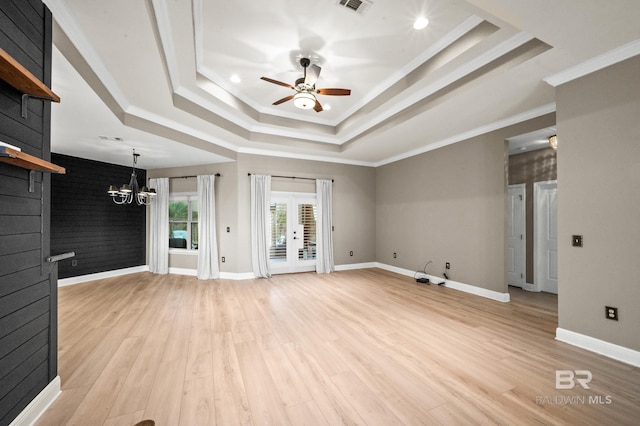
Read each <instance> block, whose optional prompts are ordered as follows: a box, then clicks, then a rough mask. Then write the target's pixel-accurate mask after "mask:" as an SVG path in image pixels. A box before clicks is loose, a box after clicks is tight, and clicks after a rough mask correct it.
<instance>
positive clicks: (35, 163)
mask: <svg viewBox="0 0 640 426" xmlns="http://www.w3.org/2000/svg"><path fill="white" fill-rule="evenodd" d="M0 161H2V162H3V163H8V164H13V165H14V166H18V167H22V168H23V169H27V170H37V171H40V172H49V173H58V174H65V173H66V172H67V170H66V169H65V168H64V167H62V166H58V165H57V164H53V163H50V162H49V161H46V160H43V159H42V158H38V157H34V156H33V155H29V154H27V153H25V152H22V151H17V150H15V149H12V148H9V147H8V146H0Z"/></svg>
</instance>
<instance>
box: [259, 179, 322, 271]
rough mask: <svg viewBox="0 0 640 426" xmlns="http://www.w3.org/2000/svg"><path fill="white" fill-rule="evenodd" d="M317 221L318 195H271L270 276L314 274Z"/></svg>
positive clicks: (276, 193)
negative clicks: (310, 272) (301, 273)
mask: <svg viewBox="0 0 640 426" xmlns="http://www.w3.org/2000/svg"><path fill="white" fill-rule="evenodd" d="M316 218H317V207H316V196H315V194H307V193H281V192H272V193H271V239H270V247H269V259H270V269H271V273H273V274H286V273H291V272H307V271H315V269H316Z"/></svg>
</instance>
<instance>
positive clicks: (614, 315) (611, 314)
mask: <svg viewBox="0 0 640 426" xmlns="http://www.w3.org/2000/svg"><path fill="white" fill-rule="evenodd" d="M604 311H605V312H604V313H605V316H606V318H607V319H610V320H613V321H618V308H614V307H611V306H605V307H604Z"/></svg>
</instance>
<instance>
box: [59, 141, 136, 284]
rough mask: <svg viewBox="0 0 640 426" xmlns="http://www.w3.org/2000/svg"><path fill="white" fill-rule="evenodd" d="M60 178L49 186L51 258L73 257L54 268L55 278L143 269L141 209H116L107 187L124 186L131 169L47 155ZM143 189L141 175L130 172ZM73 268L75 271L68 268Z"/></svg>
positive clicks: (65, 156) (127, 207) (122, 207)
mask: <svg viewBox="0 0 640 426" xmlns="http://www.w3.org/2000/svg"><path fill="white" fill-rule="evenodd" d="M51 157H52V160H53V162H54V163H55V164H58V165H61V166H64V167H65V168H66V169H67V174H66V175H60V176H53V177H52V181H51V208H52V210H51V252H52V253H66V252H69V251H73V252H75V253H76V256H75V257H73V258H71V259H66V260H63V261H61V262H59V266H58V268H59V269H58V274H59V277H60V278H68V277H75V276H79V275H87V274H93V273H97V272H105V271H111V270H115V269H122V268H128V267H132V266H139V265H144V264H145V263H146V240H145V239H146V207H143V206H138V205H137V204H135V202H134V203H133V204H131V205H122V206H119V205H116V204H114V203H113V201H111V197H109V195H108V194H107V189H108V188H109V185H111V184H114V185H118V186H119V185H122V184H123V183H129V179H130V178H131V167H123V166H119V165H114V164H109V163H103V162H100V161H92V160H85V159H82V158H77V157H70V156H68V155H61V154H55V153H54V154H52V155H51ZM136 174H137V176H138V183H139V184H140V186H142V185H144V182H145V180H146V171H144V170H140V169H136ZM75 263H77V265H76V266H73V265H74V264H75Z"/></svg>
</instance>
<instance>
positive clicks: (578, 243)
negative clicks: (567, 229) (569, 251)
mask: <svg viewBox="0 0 640 426" xmlns="http://www.w3.org/2000/svg"><path fill="white" fill-rule="evenodd" d="M571 245H572V246H574V247H582V235H572V236H571Z"/></svg>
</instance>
